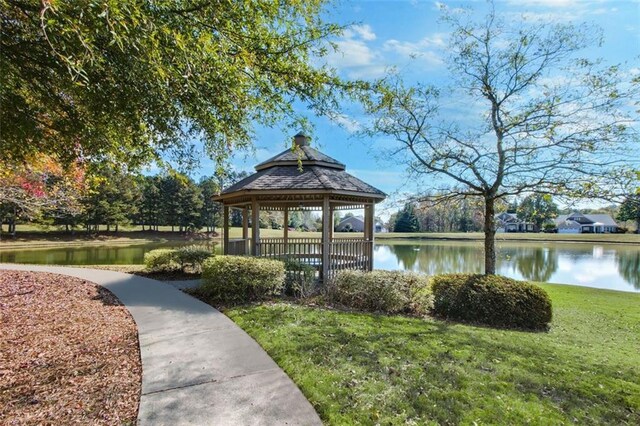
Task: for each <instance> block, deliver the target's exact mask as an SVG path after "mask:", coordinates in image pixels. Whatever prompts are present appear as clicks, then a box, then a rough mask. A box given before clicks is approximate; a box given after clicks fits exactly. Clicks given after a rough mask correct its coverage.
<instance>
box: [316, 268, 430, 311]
mask: <svg viewBox="0 0 640 426" xmlns="http://www.w3.org/2000/svg"><path fill="white" fill-rule="evenodd" d="M327 297H328V299H329V300H330V301H332V302H334V303H338V304H341V305H344V306H347V307H350V308H353V309H357V310H360V311H368V312H385V313H388V314H395V313H407V314H414V315H424V314H426V313H427V312H428V311H429V310H430V309H431V308H432V306H433V305H432V302H433V299H432V296H431V291H430V289H429V279H428V278H427V276H425V275H420V274H416V273H412V272H403V271H371V272H364V271H349V270H346V271H340V272H338V274H337V275H336V276H335V278H334V279H333V280H332V282H331V283H330V285H329V287H328V289H327Z"/></svg>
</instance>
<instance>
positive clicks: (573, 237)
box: [0, 225, 640, 250]
mask: <svg viewBox="0 0 640 426" xmlns="http://www.w3.org/2000/svg"><path fill="white" fill-rule="evenodd" d="M217 231H218V232H220V229H218V230H217ZM336 234H337V235H340V236H349V237H361V236H362V233H357V232H352V233H336ZM260 235H261V236H262V237H263V238H268V237H282V235H283V231H282V230H277V229H261V230H260ZM229 236H230V238H241V236H242V229H241V228H231V230H230V232H229ZM289 237H291V238H296V237H301V238H320V237H321V233H320V232H299V231H291V232H289ZM203 239H206V240H208V241H221V240H222V236H221V235H217V236H213V235H211V234H210V235H205V234H203V233H180V232H177V231H171V227H170V226H165V227H160V230H159V231H153V232H150V231H142V229H141V227H130V228H126V227H125V228H121V229H120V230H119V232H106V231H105V230H104V229H103V230H101V231H100V232H98V233H92V234H87V233H85V232H84V231H82V230H77V231H76V232H75V233H74V234H71V233H68V232H65V231H62V230H59V229H57V228H49V229H42V228H39V227H36V226H33V225H18V227H17V235H16V237H15V238H14V237H12V236H9V235H7V234H3V236H2V240H0V250H2V249H3V248H4V249H14V248H16V249H17V248H31V247H51V246H61V245H64V246H80V245H101V244H109V245H115V244H120V245H126V244H146V243H157V242H169V241H186V242H189V241H199V240H203ZM376 239H377V240H378V241H380V242H384V241H387V240H424V241H482V240H483V239H484V234H482V233H481V232H470V233H463V232H451V233H426V232H415V233H401V232H390V233H380V234H376ZM496 240H497V241H498V242H501V241H514V242H517V241H532V242H578V243H600V244H627V245H640V235H638V234H544V233H539V234H534V233H530V234H527V233H508V234H507V233H501V234H497V235H496Z"/></svg>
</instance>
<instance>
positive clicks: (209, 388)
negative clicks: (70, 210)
mask: <svg viewBox="0 0 640 426" xmlns="http://www.w3.org/2000/svg"><path fill="white" fill-rule="evenodd" d="M2 269H5V270H23V271H43V272H51V273H55V274H64V275H70V276H73V277H78V278H81V279H84V280H87V281H92V282H94V283H96V284H99V285H101V286H103V287H105V288H107V289H109V290H110V291H111V292H112V293H113V294H115V295H116V296H117V297H118V299H120V301H121V302H122V303H123V304H124V305H125V306H126V307H127V309H128V310H129V312H131V315H132V316H133V318H134V320H135V322H136V324H137V326H138V335H139V342H140V355H141V358H142V395H141V397H140V409H139V411H138V424H140V425H186V424H192V425H320V424H322V422H321V421H320V418H319V417H318V415H317V414H316V412H315V410H314V409H313V407H312V406H311V404H310V403H309V401H307V399H306V398H305V397H304V395H303V394H302V392H300V390H299V389H298V387H297V386H296V385H295V384H294V383H293V382H292V381H291V379H289V377H288V376H287V375H286V374H285V373H284V371H282V370H281V369H280V368H279V367H278V365H277V364H276V363H275V362H274V361H273V360H272V359H271V358H270V357H269V355H267V353H266V352H265V351H264V350H263V349H262V348H261V347H260V346H259V345H258V344H257V343H256V342H255V341H254V340H253V339H252V338H251V337H249V335H248V334H246V333H245V332H244V331H243V330H242V329H240V327H238V326H237V325H236V324H235V323H233V321H231V320H230V319H229V318H227V317H226V316H225V315H223V314H222V313H220V312H219V311H217V310H216V309H214V308H212V307H211V306H209V305H207V304H205V303H203V302H200V301H199V300H197V299H195V298H193V297H191V296H188V295H187V294H184V293H183V292H181V291H180V290H178V289H176V288H175V287H173V286H171V285H168V284H165V283H163V282H160V281H156V280H152V279H149V278H144V277H139V276H136V275H130V274H124V273H120V272H113V271H105V270H97V269H85V268H70V267H58V266H45V265H42V266H40V265H18V264H0V270H2Z"/></svg>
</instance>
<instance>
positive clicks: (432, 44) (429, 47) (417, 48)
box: [382, 33, 447, 66]
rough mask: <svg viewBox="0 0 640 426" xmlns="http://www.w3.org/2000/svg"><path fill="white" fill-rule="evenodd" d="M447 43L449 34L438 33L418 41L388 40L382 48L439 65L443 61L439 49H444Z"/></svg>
mask: <svg viewBox="0 0 640 426" xmlns="http://www.w3.org/2000/svg"><path fill="white" fill-rule="evenodd" d="M446 45H447V34H445V33H436V34H432V35H429V36H427V37H424V38H423V39H421V40H418V41H417V42H411V41H400V40H395V39H391V40H387V41H385V42H384V44H383V45H382V48H383V50H385V51H387V52H393V53H395V54H397V55H400V56H402V57H405V58H417V59H421V60H422V61H424V62H426V63H428V64H431V65H433V66H438V65H442V63H443V60H442V57H441V56H440V54H439V53H438V51H440V50H442V49H444V48H445V47H446Z"/></svg>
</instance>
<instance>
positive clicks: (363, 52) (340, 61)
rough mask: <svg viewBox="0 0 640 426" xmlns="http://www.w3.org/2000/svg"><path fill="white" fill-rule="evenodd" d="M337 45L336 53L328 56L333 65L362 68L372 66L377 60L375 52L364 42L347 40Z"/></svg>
mask: <svg viewBox="0 0 640 426" xmlns="http://www.w3.org/2000/svg"><path fill="white" fill-rule="evenodd" d="M335 44H336V51H335V52H332V53H331V54H329V55H328V60H329V63H330V64H331V65H334V66H337V67H341V68H351V67H362V66H367V65H371V63H372V62H373V60H374V59H375V56H376V55H375V54H374V52H373V51H372V50H371V49H370V48H369V46H367V45H366V44H365V42H364V41H362V40H353V39H346V40H340V41H337V42H336V43H335Z"/></svg>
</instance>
